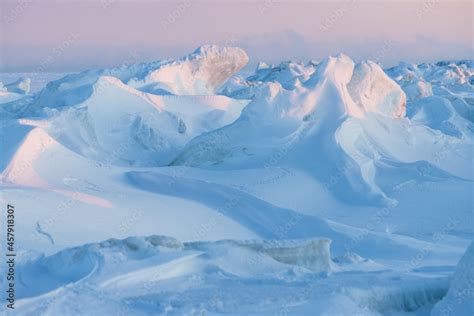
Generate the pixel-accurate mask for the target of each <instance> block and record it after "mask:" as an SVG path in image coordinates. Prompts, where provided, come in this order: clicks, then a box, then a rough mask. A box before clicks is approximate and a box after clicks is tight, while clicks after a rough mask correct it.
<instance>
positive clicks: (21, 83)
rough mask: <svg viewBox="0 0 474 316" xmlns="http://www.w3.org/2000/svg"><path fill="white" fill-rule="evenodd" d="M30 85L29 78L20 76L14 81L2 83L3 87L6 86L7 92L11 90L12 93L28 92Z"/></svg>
mask: <svg viewBox="0 0 474 316" xmlns="http://www.w3.org/2000/svg"><path fill="white" fill-rule="evenodd" d="M2 85H3V84H2ZM30 86H31V79H30V78H20V79H18V80H17V81H15V82H12V83H9V84H6V85H4V88H6V90H7V91H8V92H13V93H18V94H28V93H29V92H30ZM0 90H1V89H0Z"/></svg>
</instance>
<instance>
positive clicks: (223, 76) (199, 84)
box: [128, 45, 248, 95]
mask: <svg viewBox="0 0 474 316" xmlns="http://www.w3.org/2000/svg"><path fill="white" fill-rule="evenodd" d="M247 62H248V56H247V54H246V53H245V52H244V51H243V50H242V49H240V48H236V47H219V46H216V45H206V46H201V47H199V48H198V49H196V50H195V51H194V53H192V54H191V55H189V56H187V57H185V58H184V59H181V60H178V61H175V62H170V63H167V64H164V65H162V66H161V67H160V68H159V69H156V70H154V71H151V72H150V73H148V74H147V75H146V76H144V77H143V78H142V79H138V78H137V79H135V78H132V79H131V80H130V81H129V82H128V84H129V85H131V86H132V87H135V88H137V89H140V90H143V91H147V92H151V93H157V94H161V93H160V91H167V92H169V93H171V94H175V95H211V94H214V93H215V92H216V91H217V90H218V89H219V88H220V87H221V86H222V84H224V83H225V82H226V81H227V79H228V78H229V77H230V76H232V75H233V74H234V73H236V72H237V71H239V70H240V69H241V68H243V67H244V66H245V65H246V64H247Z"/></svg>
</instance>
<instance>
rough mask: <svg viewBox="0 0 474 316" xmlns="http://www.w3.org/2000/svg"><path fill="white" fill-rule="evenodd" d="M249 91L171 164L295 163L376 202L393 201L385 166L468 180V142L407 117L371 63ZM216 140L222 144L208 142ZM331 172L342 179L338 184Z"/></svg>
mask: <svg viewBox="0 0 474 316" xmlns="http://www.w3.org/2000/svg"><path fill="white" fill-rule="evenodd" d="M254 91H255V92H256V94H255V97H254V99H253V100H252V102H251V103H250V104H249V105H248V106H247V107H246V108H245V109H244V110H243V112H242V115H241V116H240V117H239V119H237V120H236V121H235V122H234V123H233V124H231V125H229V126H225V127H224V128H222V129H220V130H217V131H214V132H210V133H208V134H205V135H202V136H199V137H197V138H195V139H193V140H192V141H191V142H190V143H189V144H188V145H187V146H186V147H185V149H184V150H183V151H182V152H181V153H180V154H179V155H178V156H177V158H176V159H175V160H174V161H173V163H172V164H173V165H191V166H200V167H209V166H215V165H218V166H219V167H220V168H224V169H230V168H240V167H243V166H252V167H265V166H268V165H275V164H276V165H281V166H284V167H285V166H294V167H296V166H297V167H298V168H304V169H306V170H308V171H309V172H310V173H311V174H313V175H314V176H315V177H316V178H318V179H319V181H321V183H323V184H324V185H325V186H326V187H327V188H328V190H329V191H331V192H332V193H333V194H334V195H335V196H336V197H338V198H340V199H342V200H346V201H348V200H350V201H352V202H355V201H357V200H358V202H359V203H363V204H374V203H375V204H382V205H388V204H390V203H396V202H395V201H393V199H391V198H390V197H389V196H388V194H387V193H386V192H384V190H383V188H382V187H381V185H380V183H385V182H386V181H387V180H386V179H383V178H379V175H381V174H383V169H385V168H387V166H388V165H407V167H408V168H412V169H413V171H411V172H410V171H409V172H408V173H411V174H414V173H417V171H416V168H417V167H416V163H418V162H422V161H427V162H429V164H431V165H432V166H430V167H429V168H428V169H431V170H433V172H435V170H438V169H441V170H443V171H446V172H448V173H449V174H451V175H452V176H455V177H462V178H467V179H473V173H472V168H469V165H470V163H471V162H470V157H471V152H472V150H473V147H472V142H471V141H470V140H471V139H472V138H471V137H470V136H468V138H464V139H463V140H457V139H454V138H453V137H454V136H457V134H453V133H449V132H448V133H440V132H436V131H435V130H433V129H439V128H440V127H439V126H437V123H436V122H426V121H422V119H418V120H417V119H416V118H415V115H414V112H417V111H416V110H414V109H410V111H409V113H410V116H411V118H413V120H411V121H410V120H407V119H405V118H404V116H405V111H406V96H405V93H404V92H403V91H402V89H401V88H400V87H399V86H398V85H397V84H396V83H395V82H394V81H393V80H392V79H390V78H389V77H388V76H387V75H386V74H385V73H384V72H383V70H382V69H381V68H380V66H378V65H376V64H375V63H372V62H362V63H360V64H357V65H354V63H353V62H352V60H351V59H350V58H348V57H347V56H344V55H341V56H338V57H331V58H328V59H326V60H324V61H322V62H321V63H320V64H318V66H317V68H316V70H315V71H314V73H313V74H311V76H310V77H309V78H308V80H306V81H305V82H303V83H301V85H300V86H298V87H295V88H293V89H291V90H287V89H285V88H283V87H282V86H281V85H280V84H279V83H278V82H267V83H263V84H261V85H259V86H258V87H256V88H254ZM421 102H426V101H425V99H423V101H421ZM415 107H416V105H415ZM418 112H420V111H418ZM437 115H443V114H442V113H437ZM420 116H421V114H420ZM448 116H449V115H448ZM448 119H449V117H445V118H442V120H443V121H446V120H448ZM428 120H430V119H429V118H428ZM454 124H455V125H454V126H460V127H459V128H460V129H462V131H463V133H464V134H470V132H469V131H470V130H472V124H471V122H467V121H464V120H462V119H461V120H459V119H458V120H456V122H455V123H454ZM427 126H429V127H427ZM454 129H456V127H454ZM442 131H443V132H444V131H446V129H444V130H442ZM219 135H225V138H226V141H223V142H216V143H214V142H213V141H212V139H216V138H218V136H219ZM414 135H416V136H414ZM209 143H212V146H207V147H206V146H205V144H209ZM436 153H438V154H439V155H442V156H441V157H440V156H436V155H435V154H436ZM453 161H456V163H453ZM318 166H324V167H323V168H320V167H318ZM429 173H431V172H429ZM335 174H342V175H343V176H342V177H340V178H341V179H339V180H337V181H335V182H336V183H334V181H333V179H332V177H333V176H334V175H335ZM421 176H422V177H424V176H425V175H424V174H422V175H421ZM427 176H431V175H430V174H428V175H427ZM407 177H409V176H408V175H407ZM399 183H400V182H398V183H397V182H392V183H390V185H387V186H390V187H393V186H396V185H398V184H399Z"/></svg>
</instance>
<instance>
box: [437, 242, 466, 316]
mask: <svg viewBox="0 0 474 316" xmlns="http://www.w3.org/2000/svg"><path fill="white" fill-rule="evenodd" d="M473 277H474V243H473V242H471V244H470V245H469V247H468V248H467V250H466V253H465V254H464V255H463V257H462V258H461V260H460V261H459V264H458V265H457V267H456V271H455V273H454V277H453V280H452V282H451V285H450V287H449V291H448V294H446V296H445V297H444V298H443V299H442V300H441V301H440V302H439V303H437V304H436V305H435V307H434V308H433V311H432V313H431V315H433V316H436V315H470V314H472V313H473V312H474V292H473V282H474V279H473Z"/></svg>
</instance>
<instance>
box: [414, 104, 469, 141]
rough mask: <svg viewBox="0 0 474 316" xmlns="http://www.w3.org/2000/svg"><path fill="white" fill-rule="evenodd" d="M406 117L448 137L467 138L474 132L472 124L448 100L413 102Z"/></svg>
mask: <svg viewBox="0 0 474 316" xmlns="http://www.w3.org/2000/svg"><path fill="white" fill-rule="evenodd" d="M408 117H409V118H410V119H411V120H412V121H414V122H417V123H420V124H423V125H426V126H429V127H430V128H432V129H435V130H439V131H441V132H443V133H444V134H446V135H450V136H455V137H461V136H464V137H469V136H470V135H472V132H473V131H474V126H473V123H472V122H470V121H468V120H466V119H465V118H464V117H462V116H461V115H459V113H458V112H457V111H456V109H455V108H454V106H453V104H452V103H451V101H449V99H447V98H443V97H439V96H431V97H426V98H422V99H419V100H417V101H415V102H413V103H412V104H411V106H410V108H409V112H408Z"/></svg>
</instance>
